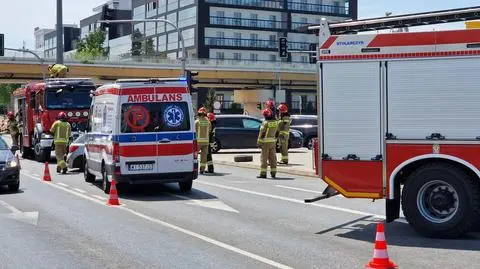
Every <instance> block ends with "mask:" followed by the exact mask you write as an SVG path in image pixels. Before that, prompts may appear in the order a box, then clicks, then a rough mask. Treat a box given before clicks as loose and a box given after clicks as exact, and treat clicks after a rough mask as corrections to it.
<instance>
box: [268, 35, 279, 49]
mask: <svg viewBox="0 0 480 269" xmlns="http://www.w3.org/2000/svg"><path fill="white" fill-rule="evenodd" d="M276 41H277V36H276V35H270V36H269V38H268V43H269V45H270V46H271V47H274V46H275V42H276Z"/></svg>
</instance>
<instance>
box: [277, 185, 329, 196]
mask: <svg viewBox="0 0 480 269" xmlns="http://www.w3.org/2000/svg"><path fill="white" fill-rule="evenodd" d="M275 187H279V188H284V189H291V190H296V191H304V192H310V193H317V194H322V193H323V192H321V191H312V190H307V189H300V188H294V187H289V186H283V185H275Z"/></svg>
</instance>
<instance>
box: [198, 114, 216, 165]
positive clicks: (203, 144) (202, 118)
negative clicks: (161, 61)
mask: <svg viewBox="0 0 480 269" xmlns="http://www.w3.org/2000/svg"><path fill="white" fill-rule="evenodd" d="M211 125H212V124H211V123H210V121H209V120H208V119H207V110H206V109H205V108H204V107H201V108H199V109H198V118H197V120H196V121H195V130H196V131H197V143H198V147H199V149H200V174H203V173H204V172H205V167H206V166H207V155H208V144H209V137H208V136H209V134H210V129H211Z"/></svg>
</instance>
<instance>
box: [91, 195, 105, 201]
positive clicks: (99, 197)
mask: <svg viewBox="0 0 480 269" xmlns="http://www.w3.org/2000/svg"><path fill="white" fill-rule="evenodd" d="M92 196H93V197H95V198H97V199H100V200H102V201H107V200H108V199H107V198H106V197H103V196H100V195H96V194H92Z"/></svg>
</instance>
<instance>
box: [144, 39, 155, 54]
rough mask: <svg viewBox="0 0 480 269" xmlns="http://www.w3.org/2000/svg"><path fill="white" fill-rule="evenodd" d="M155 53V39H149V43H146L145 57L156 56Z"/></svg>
mask: <svg viewBox="0 0 480 269" xmlns="http://www.w3.org/2000/svg"><path fill="white" fill-rule="evenodd" d="M155 51H156V50H155V44H153V39H152V38H149V39H147V42H146V43H145V55H148V56H151V55H155Z"/></svg>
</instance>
